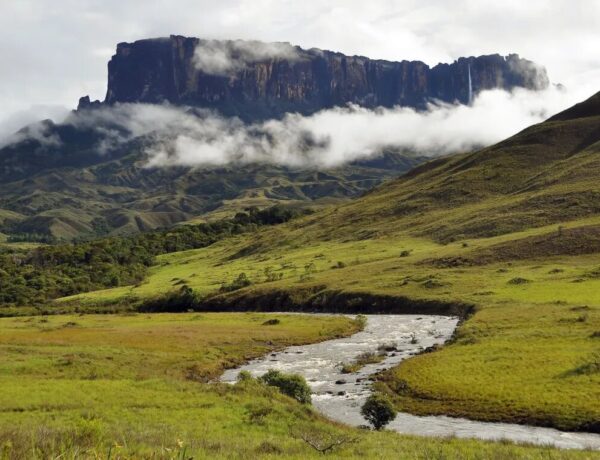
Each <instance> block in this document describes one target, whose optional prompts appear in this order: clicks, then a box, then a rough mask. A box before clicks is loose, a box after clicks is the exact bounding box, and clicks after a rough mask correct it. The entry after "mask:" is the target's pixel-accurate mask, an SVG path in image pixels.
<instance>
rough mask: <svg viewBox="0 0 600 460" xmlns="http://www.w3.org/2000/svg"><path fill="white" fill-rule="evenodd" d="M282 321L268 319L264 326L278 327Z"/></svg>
mask: <svg viewBox="0 0 600 460" xmlns="http://www.w3.org/2000/svg"><path fill="white" fill-rule="evenodd" d="M280 323H281V320H279V319H277V318H273V319H268V320H266V321H265V322H264V323H262V325H263V326H276V325H277V324H280Z"/></svg>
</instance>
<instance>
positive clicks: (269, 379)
mask: <svg viewBox="0 0 600 460" xmlns="http://www.w3.org/2000/svg"><path fill="white" fill-rule="evenodd" d="M260 380H261V381H262V382H264V383H266V384H267V385H270V386H274V387H277V388H279V391H281V392H282V393H283V394H285V395H288V396H290V397H291V398H294V399H295V400H296V401H298V402H301V403H302V404H310V403H311V397H310V387H309V386H308V383H306V380H305V379H304V377H302V376H301V375H297V374H283V373H281V372H279V371H276V370H274V369H270V370H269V371H268V372H267V373H266V374H264V375H263V376H261V377H260Z"/></svg>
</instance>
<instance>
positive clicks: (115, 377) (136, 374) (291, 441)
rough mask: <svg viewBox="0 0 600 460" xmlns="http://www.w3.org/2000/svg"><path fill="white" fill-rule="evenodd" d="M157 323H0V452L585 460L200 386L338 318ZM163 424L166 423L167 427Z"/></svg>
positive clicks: (337, 331) (317, 333)
mask: <svg viewBox="0 0 600 460" xmlns="http://www.w3.org/2000/svg"><path fill="white" fill-rule="evenodd" d="M272 317H273V316H272V315H265V314H257V313H244V314H231V313H226V314H212V313H202V314H197V313H189V314H176V315H174V314H158V315H143V314H137V315H102V316H95V315H85V316H82V315H75V316H53V317H39V316H38V317H23V318H5V319H1V320H0V356H2V360H1V362H2V364H1V365H0V382H1V384H2V392H1V393H0V407H2V411H0V453H1V455H2V458H3V459H22V458H40V459H41V458H101V459H108V458H121V459H127V458H160V459H173V458H191V457H193V458H211V459H212V458H227V459H230V458H240V459H241V458H273V457H274V456H278V457H285V458H296V459H305V458H322V456H323V455H322V454H320V453H318V452H317V451H315V450H313V449H312V448H311V447H310V446H309V445H308V444H307V443H306V442H305V441H303V439H302V438H303V437H304V438H306V439H309V440H312V441H313V442H314V441H319V440H324V441H328V442H332V441H334V442H335V441H343V440H346V441H348V442H345V443H342V445H341V447H339V448H338V449H336V450H335V451H334V453H333V455H334V456H335V457H344V458H382V459H387V458H389V459H392V458H394V459H397V458H406V459H408V458H410V459H414V458H417V459H431V458H469V459H484V458H497V459H512V458H529V459H567V458H569V459H570V458H573V459H586V458H592V457H593V454H592V453H591V452H577V451H559V450H555V449H549V448H533V447H525V446H515V445H512V444H509V443H489V442H478V441H469V440H457V439H427V438H417V437H407V436H399V435H396V434H395V433H390V432H382V433H374V432H365V431H362V430H357V429H352V428H348V427H344V426H341V425H339V424H336V423H332V422H330V421H327V420H326V419H324V418H323V417H321V416H319V415H318V414H317V413H316V412H314V411H313V410H312V409H311V408H310V407H308V406H303V405H300V404H299V403H297V402H295V401H294V400H292V399H290V398H288V397H285V396H283V395H281V394H280V393H279V392H278V391H277V390H275V389H274V388H272V387H266V386H262V385H259V384H257V383H256V382H247V383H243V384H237V385H235V386H230V385H225V384H207V383H205V382H206V380H207V379H209V378H211V377H214V376H216V375H218V373H219V372H220V371H221V370H222V369H223V367H226V366H231V365H234V364H237V363H239V362H241V361H243V360H246V359H249V358H251V357H254V356H258V355H260V354H264V353H267V352H269V351H271V350H274V349H277V348H281V347H284V346H287V345H290V344H299V343H306V342H311V341H315V340H323V339H328V338H331V337H335V336H339V335H345V334H350V333H352V332H353V331H356V329H357V326H358V325H357V324H356V323H355V322H354V321H352V320H350V319H348V318H345V317H333V318H332V317H323V316H318V317H306V316H302V317H300V316H290V315H281V314H278V315H277V316H276V317H277V318H278V319H279V320H280V322H279V324H276V325H265V324H264V323H265V322H266V321H267V320H268V319H270V318H272ZM165 421H168V423H165Z"/></svg>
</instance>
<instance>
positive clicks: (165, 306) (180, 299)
mask: <svg viewBox="0 0 600 460" xmlns="http://www.w3.org/2000/svg"><path fill="white" fill-rule="evenodd" d="M199 302H200V296H199V295H198V294H197V293H196V292H195V291H194V290H193V289H192V288H191V287H189V286H188V285H186V284H184V285H183V286H181V289H179V290H178V291H174V292H168V293H166V294H164V295H162V296H159V297H155V298H152V299H148V300H146V301H144V302H142V303H141V304H140V305H138V311H140V312H144V313H151V312H154V313H156V312H184V311H188V310H190V309H192V310H193V309H194V308H195V307H197V305H198V303H199Z"/></svg>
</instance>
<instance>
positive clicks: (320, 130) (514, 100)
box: [33, 86, 582, 168]
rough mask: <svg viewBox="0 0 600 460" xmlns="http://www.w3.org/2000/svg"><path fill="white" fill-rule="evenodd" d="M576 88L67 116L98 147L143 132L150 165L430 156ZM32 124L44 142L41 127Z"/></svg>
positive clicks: (551, 107) (554, 107)
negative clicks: (374, 103)
mask: <svg viewBox="0 0 600 460" xmlns="http://www.w3.org/2000/svg"><path fill="white" fill-rule="evenodd" d="M581 96H582V95H580V94H577V93H575V92H571V91H567V90H564V89H561V88H559V87H555V86H552V87H550V88H549V89H547V90H545V91H541V92H535V91H529V90H524V89H517V90H515V91H513V92H507V91H503V90H490V91H484V92H481V93H479V94H477V95H476V96H475V98H474V100H473V103H472V105H470V106H467V105H459V104H456V105H454V104H443V103H435V102H432V103H430V105H429V106H428V109H427V110H426V111H416V110H413V109H410V108H402V107H397V108H391V109H384V108H380V109H376V110H370V109H366V108H362V107H358V106H347V107H339V108H332V109H328V110H322V111H320V112H317V113H315V114H314V115H311V116H302V115H299V114H287V115H286V116H285V117H284V118H283V119H280V120H278V119H277V120H275V119H274V120H268V121H266V122H261V123H253V124H247V123H244V122H242V121H241V120H239V119H237V118H224V117H222V116H220V115H219V114H217V113H215V112H212V111H209V110H204V109H191V108H181V107H174V106H170V105H149V104H120V105H116V106H113V107H102V108H99V109H94V110H86V111H80V112H78V113H73V114H71V115H69V116H68V117H67V119H66V120H65V123H69V124H72V125H75V126H78V127H81V128H94V129H96V130H99V131H101V132H102V133H103V134H104V136H103V141H102V142H101V143H100V144H99V145H98V146H97V149H98V151H100V152H108V151H110V150H111V149H113V148H115V147H117V146H118V145H119V144H122V143H124V142H128V141H130V140H132V139H134V138H138V137H140V136H144V137H146V138H147V142H146V145H147V146H148V147H147V148H146V150H145V153H146V154H147V166H149V167H169V166H179V165H185V166H211V165H212V166H214V165H225V164H246V163H257V162H258V163H270V164H277V165H286V166H294V167H310V168H330V167H335V166H338V165H342V164H345V163H348V162H352V161H356V160H363V159H368V158H373V157H375V156H377V155H380V154H381V153H382V151H383V150H384V149H386V148H388V147H393V148H397V149H401V150H402V149H405V150H410V151H414V152H418V153H419V154H422V155H428V156H436V155H444V154H449V153H454V152H461V151H467V150H472V149H474V148H477V147H481V146H485V145H490V144H493V143H495V142H498V141H500V140H502V139H504V138H506V137H509V136H510V135H513V134H515V133H517V132H518V131H520V130H522V129H524V128H526V127H527V126H529V125H532V124H534V123H538V122H540V121H543V120H545V119H546V118H548V117H549V116H551V115H553V114H554V113H556V112H557V111H559V110H561V109H562V108H564V107H566V106H568V105H571V104H573V103H575V102H577V101H578V100H579V98H581ZM33 132H34V134H35V136H36V138H38V139H39V140H41V141H42V142H44V139H45V138H44V131H43V130H41V131H40V130H37V131H36V130H34V131H33ZM47 141H48V142H49V143H52V142H55V139H52V138H48V139H47Z"/></svg>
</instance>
